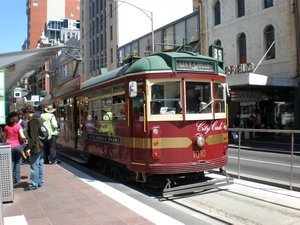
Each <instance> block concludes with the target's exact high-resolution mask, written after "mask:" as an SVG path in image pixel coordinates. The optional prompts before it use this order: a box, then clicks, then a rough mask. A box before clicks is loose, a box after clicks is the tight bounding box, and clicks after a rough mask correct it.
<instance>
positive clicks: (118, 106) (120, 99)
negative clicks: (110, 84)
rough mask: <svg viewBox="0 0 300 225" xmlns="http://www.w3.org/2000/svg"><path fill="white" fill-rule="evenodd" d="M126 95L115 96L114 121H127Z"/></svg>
mask: <svg viewBox="0 0 300 225" xmlns="http://www.w3.org/2000/svg"><path fill="white" fill-rule="evenodd" d="M125 107H126V104H125V94H122V95H117V96H113V107H112V112H113V119H114V120H125V119H126V117H125V114H126V108H125Z"/></svg>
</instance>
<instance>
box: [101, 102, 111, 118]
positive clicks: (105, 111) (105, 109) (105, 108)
mask: <svg viewBox="0 0 300 225" xmlns="http://www.w3.org/2000/svg"><path fill="white" fill-rule="evenodd" d="M102 112H103V116H102V119H103V120H112V119H113V113H112V112H111V107H109V106H107V105H103V106H102Z"/></svg>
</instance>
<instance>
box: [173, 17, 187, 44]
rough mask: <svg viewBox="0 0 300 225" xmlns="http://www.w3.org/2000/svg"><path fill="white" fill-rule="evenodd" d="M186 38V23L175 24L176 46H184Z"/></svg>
mask: <svg viewBox="0 0 300 225" xmlns="http://www.w3.org/2000/svg"><path fill="white" fill-rule="evenodd" d="M185 37H186V35H185V21H182V22H180V23H177V24H175V44H176V45H182V43H183V39H184V38H185Z"/></svg>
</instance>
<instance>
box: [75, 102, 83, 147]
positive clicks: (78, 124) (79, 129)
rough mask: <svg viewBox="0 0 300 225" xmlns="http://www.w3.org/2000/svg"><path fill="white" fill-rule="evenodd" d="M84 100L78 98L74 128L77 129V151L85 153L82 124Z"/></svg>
mask: <svg viewBox="0 0 300 225" xmlns="http://www.w3.org/2000/svg"><path fill="white" fill-rule="evenodd" d="M84 103H85V101H84V98H82V97H78V98H76V100H75V105H76V107H75V108H74V127H75V149H77V150H82V151H83V140H82V123H83V112H84Z"/></svg>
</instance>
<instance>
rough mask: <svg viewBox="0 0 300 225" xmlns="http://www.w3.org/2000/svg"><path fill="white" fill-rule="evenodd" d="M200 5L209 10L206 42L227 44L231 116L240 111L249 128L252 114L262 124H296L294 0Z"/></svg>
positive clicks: (286, 126)
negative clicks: (248, 122)
mask: <svg viewBox="0 0 300 225" xmlns="http://www.w3.org/2000/svg"><path fill="white" fill-rule="evenodd" d="M201 4H202V7H204V8H205V12H206V16H205V19H206V23H205V24H206V28H205V29H206V31H207V32H206V34H207V36H206V45H207V46H209V45H212V44H214V45H220V46H222V47H223V49H224V63H225V65H226V68H225V69H226V72H227V82H228V84H229V87H230V89H231V97H230V101H229V115H230V118H233V116H234V115H235V114H236V113H240V114H241V118H242V119H241V122H242V126H244V127H249V125H247V121H248V119H249V117H250V116H251V115H253V116H254V117H256V118H259V120H260V121H258V122H257V123H258V124H257V127H264V128H273V129H274V128H278V129H294V128H297V126H298V125H297V124H299V116H298V114H297V113H296V112H297V111H299V110H297V109H298V108H299V98H298V82H297V77H298V75H299V71H298V70H297V67H298V66H297V61H298V59H297V42H296V40H297V39H296V37H297V32H296V30H297V29H296V8H295V1H285V0H276V1H272V0H264V1H261V0H255V1H245V0H237V1H231V0H223V1H218V0H215V1H209V0H206V1H201ZM298 49H299V48H298ZM298 128H299V127H298Z"/></svg>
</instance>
